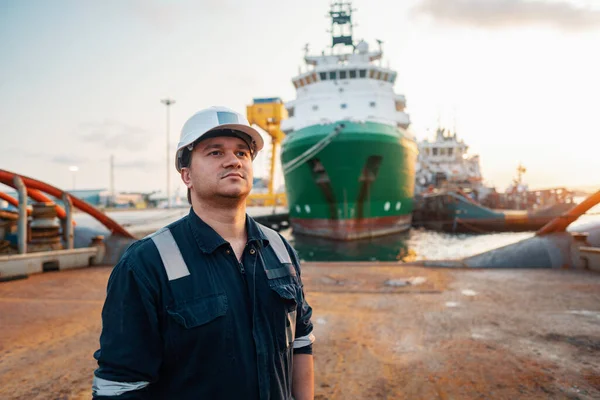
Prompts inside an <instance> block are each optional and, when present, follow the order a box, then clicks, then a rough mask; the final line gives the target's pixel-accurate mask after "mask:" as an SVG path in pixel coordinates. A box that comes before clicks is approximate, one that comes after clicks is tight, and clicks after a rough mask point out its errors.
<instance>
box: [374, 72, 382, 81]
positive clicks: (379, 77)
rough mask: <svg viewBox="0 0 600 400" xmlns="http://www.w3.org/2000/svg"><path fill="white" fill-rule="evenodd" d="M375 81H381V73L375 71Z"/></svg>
mask: <svg viewBox="0 0 600 400" xmlns="http://www.w3.org/2000/svg"><path fill="white" fill-rule="evenodd" d="M375 79H377V80H380V79H381V71H377V73H376V74H375Z"/></svg>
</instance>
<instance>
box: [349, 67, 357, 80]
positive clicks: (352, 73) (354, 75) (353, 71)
mask: <svg viewBox="0 0 600 400" xmlns="http://www.w3.org/2000/svg"><path fill="white" fill-rule="evenodd" d="M354 78H356V70H355V69H352V70H350V79H354Z"/></svg>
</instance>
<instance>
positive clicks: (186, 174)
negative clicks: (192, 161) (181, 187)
mask: <svg viewBox="0 0 600 400" xmlns="http://www.w3.org/2000/svg"><path fill="white" fill-rule="evenodd" d="M181 180H182V181H183V183H184V184H185V186H187V187H188V188H191V187H192V177H191V176H190V169H189V168H186V167H184V168H181Z"/></svg>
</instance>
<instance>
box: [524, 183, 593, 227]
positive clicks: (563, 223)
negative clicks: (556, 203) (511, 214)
mask: <svg viewBox="0 0 600 400" xmlns="http://www.w3.org/2000/svg"><path fill="white" fill-rule="evenodd" d="M598 203H600V190H599V191H597V192H596V193H594V194H593V195H591V196H590V197H588V198H587V199H585V200H584V201H582V202H581V203H579V204H577V205H576V206H575V207H573V208H571V209H570V210H569V211H567V212H566V213H564V214H563V215H560V216H558V217H556V218H554V219H553V220H552V221H550V222H548V223H547V224H546V225H544V226H542V227H541V228H540V230H539V231H537V232H536V233H535V234H536V236H542V235H547V234H549V233H555V232H564V231H565V229H567V227H568V226H569V225H570V224H571V222H573V221H575V220H576V219H577V218H579V217H581V215H582V214H584V213H585V212H586V211H587V210H589V209H590V208H592V207H594V206H595V205H596V204H598Z"/></svg>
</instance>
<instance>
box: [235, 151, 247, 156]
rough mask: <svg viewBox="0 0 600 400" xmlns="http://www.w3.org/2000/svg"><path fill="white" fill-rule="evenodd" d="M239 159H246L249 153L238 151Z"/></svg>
mask: <svg viewBox="0 0 600 400" xmlns="http://www.w3.org/2000/svg"><path fill="white" fill-rule="evenodd" d="M237 155H238V157H246V156H247V155H248V152H247V151H238V153H237Z"/></svg>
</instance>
